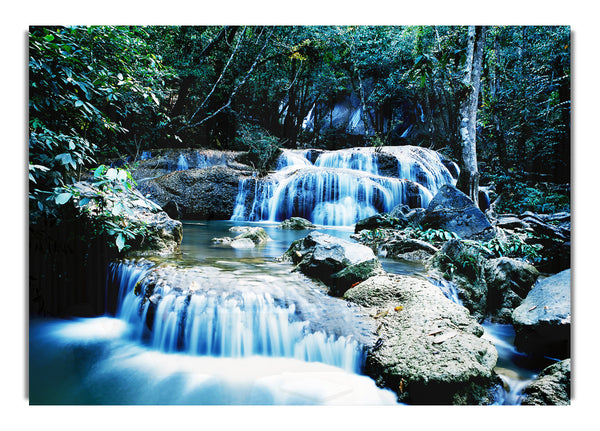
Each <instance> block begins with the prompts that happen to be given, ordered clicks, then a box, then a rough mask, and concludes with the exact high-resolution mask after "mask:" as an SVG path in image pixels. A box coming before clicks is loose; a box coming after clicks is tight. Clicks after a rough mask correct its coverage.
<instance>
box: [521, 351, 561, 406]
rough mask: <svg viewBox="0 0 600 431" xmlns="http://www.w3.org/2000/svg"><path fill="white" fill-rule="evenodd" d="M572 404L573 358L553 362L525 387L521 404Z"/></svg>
mask: <svg viewBox="0 0 600 431" xmlns="http://www.w3.org/2000/svg"><path fill="white" fill-rule="evenodd" d="M569 404H571V359H565V360H564V361H560V362H557V363H555V364H552V365H550V366H548V367H546V368H544V369H543V370H542V372H541V373H540V374H539V376H538V377H537V378H536V379H535V380H534V381H533V382H532V383H530V384H529V385H527V386H526V387H525V388H524V389H523V395H522V397H521V405H524V406H549V405H550V406H566V405H569Z"/></svg>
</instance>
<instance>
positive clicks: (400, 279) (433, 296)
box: [344, 274, 500, 404]
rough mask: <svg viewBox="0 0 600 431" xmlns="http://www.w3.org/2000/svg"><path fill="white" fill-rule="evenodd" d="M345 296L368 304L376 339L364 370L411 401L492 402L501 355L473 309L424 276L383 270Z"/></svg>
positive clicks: (406, 400)
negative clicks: (488, 338) (446, 295)
mask: <svg viewBox="0 0 600 431" xmlns="http://www.w3.org/2000/svg"><path fill="white" fill-rule="evenodd" d="M344 298H346V299H347V300H349V301H352V302H354V303H356V304H359V305H361V306H363V307H366V308H367V309H368V310H369V312H370V314H371V316H372V317H373V319H375V321H376V325H377V331H376V332H377V334H376V336H377V337H378V338H377V341H376V342H375V344H374V346H373V347H372V348H371V350H370V351H369V353H368V357H367V363H366V369H365V372H366V373H367V374H368V375H370V376H371V377H373V378H374V379H375V380H376V381H377V382H378V384H380V385H381V386H385V387H388V388H390V389H392V390H394V391H395V392H396V393H397V394H398V399H399V401H402V402H407V403H409V404H489V403H491V402H492V398H491V397H492V392H493V389H494V388H496V386H497V385H498V384H500V382H499V379H498V376H497V375H496V374H495V373H494V371H493V368H494V366H495V365H496V361H497V359H498V354H497V352H496V349H495V347H494V346H493V344H492V343H491V342H490V341H488V340H485V339H483V338H481V335H482V334H483V328H482V327H481V326H480V325H479V324H478V323H477V322H476V321H475V320H474V319H473V318H472V317H471V316H470V315H469V311H468V310H467V309H466V308H464V307H462V306H460V305H458V304H455V303H454V302H452V301H450V300H448V299H447V298H446V297H445V296H444V295H443V294H442V292H441V291H440V289H439V288H437V287H436V286H434V285H433V284H431V283H429V282H426V281H424V280H421V279H418V278H414V277H409V276H400V275H391V274H387V275H378V276H374V277H371V278H369V279H368V280H366V281H364V282H362V283H360V284H358V285H356V286H355V287H352V288H351V289H349V290H348V291H346V293H345V294H344Z"/></svg>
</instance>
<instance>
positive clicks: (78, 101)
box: [75, 100, 83, 108]
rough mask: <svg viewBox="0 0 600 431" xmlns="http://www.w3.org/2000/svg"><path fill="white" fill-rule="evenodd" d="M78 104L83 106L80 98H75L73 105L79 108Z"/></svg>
mask: <svg viewBox="0 0 600 431" xmlns="http://www.w3.org/2000/svg"><path fill="white" fill-rule="evenodd" d="M80 106H83V102H82V101H81V100H76V101H75V107H76V108H79V107H80Z"/></svg>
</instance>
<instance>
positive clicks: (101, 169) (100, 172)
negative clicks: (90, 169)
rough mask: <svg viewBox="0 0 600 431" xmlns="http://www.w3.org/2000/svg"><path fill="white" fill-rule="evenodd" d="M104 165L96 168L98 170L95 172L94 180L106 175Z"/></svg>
mask: <svg viewBox="0 0 600 431" xmlns="http://www.w3.org/2000/svg"><path fill="white" fill-rule="evenodd" d="M104 168H105V166H104V165H100V166H98V167H97V168H96V170H95V171H94V178H98V177H100V175H102V174H103V173H104Z"/></svg>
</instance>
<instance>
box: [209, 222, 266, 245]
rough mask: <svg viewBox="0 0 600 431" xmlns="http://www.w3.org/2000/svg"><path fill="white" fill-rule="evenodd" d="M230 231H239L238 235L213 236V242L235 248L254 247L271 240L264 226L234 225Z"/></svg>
mask: <svg viewBox="0 0 600 431" xmlns="http://www.w3.org/2000/svg"><path fill="white" fill-rule="evenodd" d="M229 231H230V232H235V233H238V235H237V236H235V237H233V238H231V237H222V238H213V239H212V242H213V244H215V245H219V246H223V247H233V248H239V249H242V248H254V247H256V246H257V245H265V244H266V243H267V242H268V241H270V240H271V238H270V237H269V235H268V234H267V232H266V231H265V230H264V229H263V228H262V227H251V226H233V227H232V228H230V229H229Z"/></svg>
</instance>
